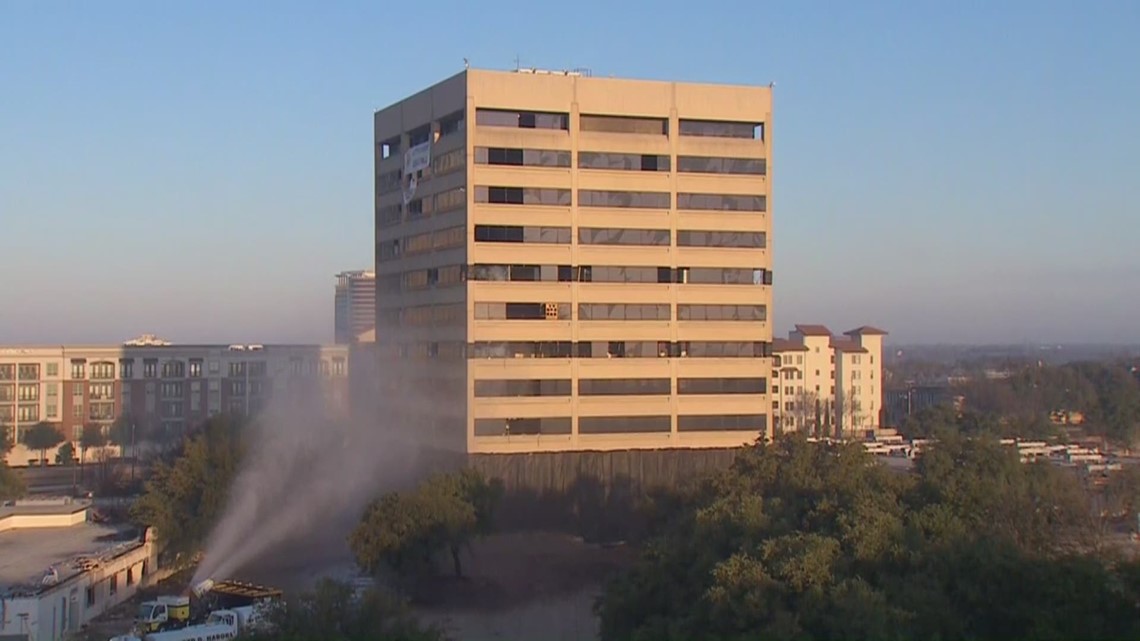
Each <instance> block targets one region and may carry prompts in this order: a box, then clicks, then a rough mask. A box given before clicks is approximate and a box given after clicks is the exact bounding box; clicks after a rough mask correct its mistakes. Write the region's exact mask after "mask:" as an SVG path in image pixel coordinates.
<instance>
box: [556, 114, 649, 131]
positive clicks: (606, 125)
mask: <svg viewBox="0 0 1140 641" xmlns="http://www.w3.org/2000/svg"><path fill="white" fill-rule="evenodd" d="M578 127H579V129H581V130H582V131H596V132H600V133H610V134H650V135H656V136H664V135H668V133H669V121H668V120H667V119H665V118H639V117H636V116H598V115H587V114H582V115H581V116H579V118H578Z"/></svg>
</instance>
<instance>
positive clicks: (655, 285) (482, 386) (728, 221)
mask: <svg viewBox="0 0 1140 641" xmlns="http://www.w3.org/2000/svg"><path fill="white" fill-rule="evenodd" d="M771 111H772V109H771V90H770V88H768V87H747V86H721V85H707V84H686V83H676V82H655V81H640V80H620V79H612V78H594V77H588V76H587V75H583V74H580V73H573V72H546V71H540V70H518V71H515V72H499V71H484V70H473V69H472V70H467V71H464V72H462V73H460V74H458V75H456V76H453V77H451V78H449V79H447V80H444V81H443V82H441V83H439V84H437V85H434V86H432V87H430V88H428V89H426V90H424V91H422V92H420V93H417V94H415V95H413V96H411V97H409V98H407V99H405V100H403V101H401V102H398V103H396V104H394V105H392V106H389V107H387V108H385V109H382V110H381V111H379V112H377V113H376V114H375V122H374V126H375V145H376V150H375V151H376V275H377V279H376V297H377V316H376V330H377V331H376V335H377V347H378V348H379V351H380V354H381V355H380V358H381V365H380V367H379V368H378V369H379V371H380V373H381V376H382V377H383V380H382V382H381V390H382V392H381V399H382V402H383V403H384V404H386V405H387V410H386V411H385V412H384V416H385V417H386V420H389V421H393V422H396V423H401V424H403V425H405V426H407V427H410V428H411V429H414V430H417V431H419V432H420V433H421V437H422V438H424V439H425V440H429V441H430V442H432V443H434V444H436V445H437V446H440V447H444V448H448V449H453V450H458V451H465V452H469V453H496V452H534V451H568V450H617V449H637V448H671V447H683V448H701V447H725V446H737V445H740V444H743V443H747V442H751V441H753V440H754V439H755V438H757V437H758V436H760V435H764V434H770V433H771V422H770V418H769V413H770V402H771V401H770V396H769V390H768V374H769V373H770V372H771V371H772V367H771V358H770V357H771V341H772V330H771V326H770V324H769V320H768V319H769V316H770V310H771V301H772V292H771V283H772V274H771V271H770V267H771V258H770V252H769V248H770V243H771V230H772V222H771V216H770V211H769V207H768V205H769V200H768V196H769V191H770V186H769V181H768V170H769V167H770V165H769V159H770V157H771V138H770V134H771V127H770V123H771Z"/></svg>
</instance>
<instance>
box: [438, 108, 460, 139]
mask: <svg viewBox="0 0 1140 641" xmlns="http://www.w3.org/2000/svg"><path fill="white" fill-rule="evenodd" d="M463 125H464V121H463V112H462V111H457V112H455V113H453V114H450V115H447V116H444V117H443V118H440V119H439V137H440V138H442V137H444V136H450V135H451V134H454V133H459V132H460V131H463Z"/></svg>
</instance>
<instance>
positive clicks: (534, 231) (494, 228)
mask: <svg viewBox="0 0 1140 641" xmlns="http://www.w3.org/2000/svg"><path fill="white" fill-rule="evenodd" d="M459 229H460V230H462V229H463V228H462V227H459ZM475 242H483V243H545V244H550V245H569V244H570V228H569V227H524V226H521V225H475Z"/></svg>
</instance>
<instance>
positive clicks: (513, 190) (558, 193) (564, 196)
mask: <svg viewBox="0 0 1140 641" xmlns="http://www.w3.org/2000/svg"><path fill="white" fill-rule="evenodd" d="M475 202H477V203H494V204H505V205H559V206H563V207H569V206H570V190H569V189H547V188H541V187H536V188H532V187H525V188H524V187H488V186H483V185H477V186H476V187H475Z"/></svg>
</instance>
